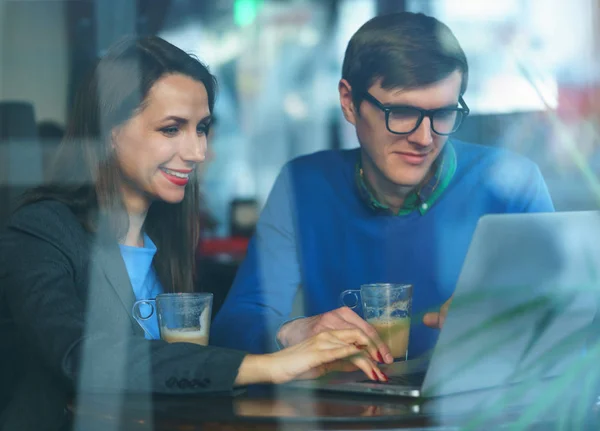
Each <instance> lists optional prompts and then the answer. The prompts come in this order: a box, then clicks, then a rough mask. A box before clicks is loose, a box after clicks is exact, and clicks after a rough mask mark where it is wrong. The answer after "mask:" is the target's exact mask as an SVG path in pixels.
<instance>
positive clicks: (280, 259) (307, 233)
mask: <svg viewBox="0 0 600 431" xmlns="http://www.w3.org/2000/svg"><path fill="white" fill-rule="evenodd" d="M452 144H453V148H454V150H455V155H456V171H455V173H454V175H453V177H452V179H451V180H450V182H449V184H448V186H447V187H446V189H445V190H444V191H443V193H442V194H441V195H440V196H439V197H438V199H436V201H435V202H434V203H433V204H432V205H431V207H429V208H427V210H426V211H420V210H418V209H415V210H414V211H411V212H409V213H408V214H406V215H401V216H396V215H392V214H391V213H389V212H381V211H377V210H375V209H373V207H372V205H370V204H369V203H367V202H365V200H364V199H363V198H362V194H361V193H360V190H359V189H358V187H359V185H357V182H356V179H355V175H356V161H357V159H358V157H359V154H360V149H355V150H345V151H323V152H319V153H315V154H311V155H308V156H304V157H300V158H297V159H295V160H293V161H291V162H289V163H288V164H287V165H286V166H285V167H284V169H283V170H282V172H281V174H280V175H279V177H278V179H277V180H276V182H275V185H274V186H273V189H272V191H271V194H270V196H269V198H268V200H267V203H266V204H265V207H264V209H263V211H262V214H261V216H260V219H259V222H258V224H257V228H256V233H255V235H254V237H253V238H252V240H251V241H250V244H249V248H248V253H247V256H246V259H245V260H244V262H243V263H242V265H241V267H240V269H239V270H238V273H237V276H236V279H235V281H234V284H233V286H232V288H231V291H230V293H229V295H228V297H227V300H226V301H225V303H224V305H223V307H222V308H221V310H220V311H219V313H218V315H217V316H216V318H215V321H214V322H213V325H212V333H211V343H213V344H216V345H221V346H225V347H232V348H233V347H235V348H238V349H242V350H246V351H248V352H251V353H263V352H266V351H271V350H274V349H276V348H277V345H276V343H275V342H274V337H275V334H276V332H277V330H278V328H279V326H280V325H281V324H282V323H283V322H285V321H286V320H288V319H289V318H290V312H291V309H292V303H293V301H294V297H295V294H296V291H297V288H298V287H299V286H302V289H303V293H304V304H303V305H304V308H303V310H302V311H301V314H303V315H305V316H312V315H316V314H320V313H324V312H327V311H330V310H333V309H335V308H338V307H339V306H340V303H339V295H340V293H341V292H342V291H343V290H346V289H358V288H359V287H360V285H361V284H365V283H378V282H379V283H410V284H412V285H413V286H414V291H413V308H412V314H413V319H412V324H411V332H410V340H409V356H410V357H415V356H419V355H421V354H423V353H425V352H427V351H428V350H430V349H431V348H433V347H434V345H435V342H436V341H437V337H438V333H439V330H437V329H431V328H428V327H426V326H425V325H423V323H422V316H423V313H425V312H427V311H437V310H439V307H440V306H441V305H442V304H443V303H444V302H445V301H446V300H447V299H448V298H449V297H450V296H451V295H452V293H453V292H454V288H455V286H456V282H457V279H458V276H459V273H460V270H461V267H462V264H463V261H464V258H465V255H466V252H467V248H468V246H469V243H470V241H471V237H472V235H473V232H474V230H475V226H476V225H477V222H478V220H479V218H480V217H481V216H483V215H484V214H490V213H519V212H550V211H553V210H554V207H553V205H552V201H551V199H550V196H549V194H548V190H547V187H546V184H545V182H544V180H543V178H542V175H541V173H540V171H539V169H538V167H537V166H536V165H535V164H534V163H533V162H531V161H529V160H528V159H526V158H524V157H522V156H519V155H516V154H514V153H511V152H508V151H505V150H502V149H498V148H491V147H484V146H479V145H473V144H467V143H464V142H460V141H454V140H453V141H452ZM447 145H448V144H447Z"/></svg>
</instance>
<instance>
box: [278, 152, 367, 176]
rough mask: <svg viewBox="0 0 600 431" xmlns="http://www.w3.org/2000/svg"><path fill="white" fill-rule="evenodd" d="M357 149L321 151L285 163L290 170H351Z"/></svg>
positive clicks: (355, 159) (354, 162) (356, 155)
mask: <svg viewBox="0 0 600 431" xmlns="http://www.w3.org/2000/svg"><path fill="white" fill-rule="evenodd" d="M359 151H360V150H359V149H358V148H354V149H351V150H323V151H317V152H315V153H311V154H306V155H303V156H299V157H296V158H294V159H292V160H291V161H289V162H288V163H287V166H289V168H291V169H292V170H294V171H296V170H301V171H306V170H312V171H322V172H330V171H331V170H333V169H339V168H348V167H350V168H353V167H354V165H355V164H356V161H357V157H358V152H359Z"/></svg>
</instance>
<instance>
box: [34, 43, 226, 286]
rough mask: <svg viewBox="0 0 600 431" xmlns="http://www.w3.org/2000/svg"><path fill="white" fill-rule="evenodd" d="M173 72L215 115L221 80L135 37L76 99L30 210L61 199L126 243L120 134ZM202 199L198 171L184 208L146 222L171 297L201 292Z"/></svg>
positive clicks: (108, 58) (173, 207) (156, 206)
mask: <svg viewBox="0 0 600 431" xmlns="http://www.w3.org/2000/svg"><path fill="white" fill-rule="evenodd" d="M172 73H178V74H183V75H186V76H188V77H190V78H192V79H194V80H196V81H199V82H202V83H203V84H204V86H205V87H206V91H207V93H208V103H209V108H210V111H211V112H212V110H213V106H214V100H215V92H216V80H215V78H214V76H213V75H211V73H210V72H209V71H208V69H207V68H206V67H205V66H204V65H203V64H202V63H201V62H200V61H198V60H197V59H196V58H194V57H192V56H190V55H189V54H187V53H185V52H184V51H182V50H181V49H179V48H177V47H175V46H174V45H172V44H170V43H168V42H167V41H165V40H163V39H161V38H159V37H155V36H151V37H142V38H128V39H125V40H123V41H121V42H119V43H117V44H115V45H113V46H112V47H111V48H110V49H109V50H108V52H107V53H106V55H104V56H103V57H102V59H100V60H99V62H98V63H97V64H96V66H95V68H94V69H93V71H92V73H91V74H90V76H89V77H88V78H87V79H86V80H85V82H84V85H83V86H82V87H81V89H80V90H79V92H78V93H77V95H76V98H75V103H74V106H73V112H72V116H71V117H70V119H69V124H68V126H67V130H66V133H65V137H64V139H63V141H62V143H61V145H60V147H59V149H58V151H57V155H56V159H55V163H54V167H53V171H52V174H51V176H50V181H49V183H48V185H45V186H42V187H38V188H36V189H33V190H31V191H30V192H29V193H27V194H26V195H25V199H24V201H23V203H24V204H27V203H31V202H35V201H39V200H45V199H54V200H59V201H61V202H63V203H65V204H66V205H68V206H69V207H70V208H71V210H72V211H73V212H74V213H75V215H76V216H77V217H78V219H79V220H80V222H81V223H82V225H83V226H84V227H85V228H86V230H88V231H90V232H97V230H98V224H99V223H100V220H106V221H107V223H108V225H109V227H110V232H111V234H112V235H114V236H115V238H116V239H122V238H123V237H124V236H125V234H126V233H127V230H128V227H129V226H128V224H129V219H128V216H127V211H126V209H125V205H124V203H123V198H122V193H121V189H120V184H121V174H120V171H119V169H118V166H117V163H116V161H115V159H114V157H113V150H112V145H111V136H112V131H113V129H114V128H115V127H117V126H119V125H121V124H123V123H124V122H126V121H127V120H129V119H130V118H131V117H132V116H133V115H134V114H135V111H136V110H137V109H138V108H139V107H140V105H141V104H142V103H143V102H144V101H145V100H146V97H147V95H148V92H149V91H150V89H151V88H152V86H153V85H154V83H155V82H156V81H158V80H159V79H160V78H161V77H163V76H165V75H168V74H172ZM199 193H200V192H199V184H198V177H197V175H196V173H195V171H194V173H193V174H192V177H191V178H190V182H189V183H188V185H187V186H186V192H185V197H184V199H183V201H182V202H180V203H178V204H169V203H166V202H162V201H155V202H153V203H152V204H151V205H150V208H149V210H148V214H147V215H146V219H145V223H144V231H145V232H146V233H147V234H148V235H149V236H150V237H151V238H152V240H153V241H154V242H155V243H156V246H157V248H158V252H157V253H156V255H155V257H154V262H153V263H154V267H155V269H156V272H157V275H158V278H159V280H160V282H161V283H162V285H163V288H164V289H165V291H167V292H188V291H192V290H193V289H194V278H195V277H194V276H195V250H196V246H197V243H198V239H199V231H200V226H199V222H200V217H201V216H200V202H199V200H200V194H199Z"/></svg>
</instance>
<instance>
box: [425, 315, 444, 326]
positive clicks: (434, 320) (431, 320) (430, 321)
mask: <svg viewBox="0 0 600 431" xmlns="http://www.w3.org/2000/svg"><path fill="white" fill-rule="evenodd" d="M423 323H424V324H425V326H429V327H430V328H434V329H439V328H440V313H427V314H425V316H423Z"/></svg>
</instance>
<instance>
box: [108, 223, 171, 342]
mask: <svg viewBox="0 0 600 431" xmlns="http://www.w3.org/2000/svg"><path fill="white" fill-rule="evenodd" d="M119 248H120V249H121V256H123V260H124V261H125V267H126V268H127V273H128V274H129V280H130V281H131V286H132V287H133V293H134V294H135V299H136V301H139V300H142V299H155V298H156V295H158V294H160V293H163V288H162V286H161V284H160V282H159V281H158V278H157V276H156V272H155V271H154V267H153V266H152V259H154V255H155V254H156V245H155V244H154V242H152V240H151V239H150V237H149V236H148V235H146V234H144V247H132V246H129V245H122V244H119ZM146 323H147V325H146V326H147V330H149V331H150V334H148V333H147V332H146V338H148V339H155V340H157V339H160V333H159V330H158V318H157V316H156V312H155V313H154V314H153V315H152V316H151V317H150V319H149V320H148V321H147V322H146Z"/></svg>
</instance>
